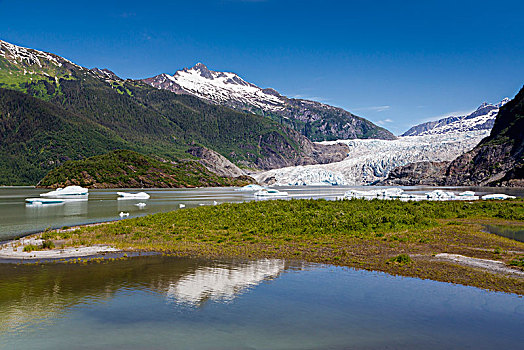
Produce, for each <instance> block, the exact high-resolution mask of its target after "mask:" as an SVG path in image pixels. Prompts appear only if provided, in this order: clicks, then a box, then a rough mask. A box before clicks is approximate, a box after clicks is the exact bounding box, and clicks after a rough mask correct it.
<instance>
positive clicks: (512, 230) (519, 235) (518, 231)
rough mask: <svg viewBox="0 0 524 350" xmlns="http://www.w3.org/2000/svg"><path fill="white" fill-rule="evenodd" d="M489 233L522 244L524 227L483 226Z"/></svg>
mask: <svg viewBox="0 0 524 350" xmlns="http://www.w3.org/2000/svg"><path fill="white" fill-rule="evenodd" d="M484 227H485V229H486V231H487V232H489V233H493V234H496V235H498V236H502V237H506V238H510V239H514V240H516V241H519V242H524V226H508V225H484Z"/></svg>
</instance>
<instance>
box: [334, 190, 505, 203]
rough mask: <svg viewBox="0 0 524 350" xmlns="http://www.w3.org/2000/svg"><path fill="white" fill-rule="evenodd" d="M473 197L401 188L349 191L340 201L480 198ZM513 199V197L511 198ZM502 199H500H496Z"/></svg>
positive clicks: (469, 199)
mask: <svg viewBox="0 0 524 350" xmlns="http://www.w3.org/2000/svg"><path fill="white" fill-rule="evenodd" d="M472 193H473V195H471V194H467V195H460V194H459V195H456V194H455V193H453V192H449V191H443V190H434V191H431V192H426V193H425V194H424V195H420V194H415V193H407V192H404V190H403V189H401V188H396V187H394V188H386V189H380V190H371V191H358V190H349V191H347V192H346V193H345V194H344V196H342V197H339V198H338V199H352V198H363V199H374V198H377V199H400V200H401V201H420V200H429V201H457V200H468V201H471V200H477V199H479V197H478V196H475V195H474V194H475V193H474V192H472ZM502 196H505V195H502ZM509 197H511V196H509ZM513 198H514V197H513ZM496 199H500V198H496Z"/></svg>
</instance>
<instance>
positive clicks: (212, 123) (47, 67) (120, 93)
mask: <svg viewBox="0 0 524 350" xmlns="http://www.w3.org/2000/svg"><path fill="white" fill-rule="evenodd" d="M13 47H14V45H11V44H8V43H5V42H1V41H0V68H1V69H0V71H1V74H0V128H1V130H2V136H5V137H2V140H1V141H0V147H1V149H0V155H2V156H3V157H2V160H0V185H13V184H35V183H36V182H38V180H40V179H41V178H42V177H43V176H44V175H45V174H46V173H47V171H49V170H50V169H52V168H54V167H55V166H58V165H60V164H62V163H63V162H64V161H67V160H70V159H73V160H74V159H76V160H78V159H83V158H86V157H89V156H93V155H97V154H103V153H106V152H108V151H111V150H114V149H119V148H123V149H130V150H135V151H138V152H141V153H143V154H148V155H157V156H160V157H163V158H166V159H171V160H179V159H184V158H190V157H191V156H189V155H188V154H187V153H186V151H187V149H188V148H189V147H191V146H193V145H203V146H206V147H208V148H211V149H214V150H216V151H217V152H219V153H221V154H222V155H224V156H225V157H227V158H228V159H229V160H231V161H232V162H234V163H236V164H237V165H241V166H245V167H252V168H261V169H270V168H275V167H282V166H289V165H298V164H312V163H316V162H318V161H326V158H325V156H324V155H322V153H325V152H318V150H316V149H315V147H314V145H312V143H311V142H310V141H309V140H307V139H306V138H305V137H303V136H302V135H300V134H298V133H297V132H295V131H293V130H291V129H289V128H287V127H285V126H282V125H279V124H278V123H276V122H274V121H272V120H270V119H268V118H265V117H262V116H257V115H254V114H250V113H241V112H237V111H234V110H231V109H229V108H226V107H221V106H216V105H212V104H209V103H207V102H205V101H203V100H200V99H198V98H196V97H192V96H185V95H176V94H174V93H172V92H169V91H160V90H158V89H155V88H153V87H151V86H149V85H147V84H145V83H143V82H139V81H132V80H122V79H120V78H118V77H117V76H116V75H114V74H113V73H112V72H110V71H107V70H99V69H92V70H88V69H86V68H83V67H80V66H77V65H75V64H73V63H72V62H69V61H67V60H65V59H63V58H61V57H59V56H56V55H52V54H47V53H44V52H41V51H36V50H31V49H24V48H20V47H14V48H13ZM13 90H15V91H13ZM344 151H345V150H340V151H338V150H337V151H336V152H335V153H337V154H330V153H329V152H328V153H326V154H329V157H334V158H337V157H340V154H343V153H344ZM338 153H340V154H338Z"/></svg>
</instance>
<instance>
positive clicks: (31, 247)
mask: <svg viewBox="0 0 524 350" xmlns="http://www.w3.org/2000/svg"><path fill="white" fill-rule="evenodd" d="M39 249H40V247H39V246H37V245H35V244H28V245H26V246H25V247H24V252H32V251H33V250H39Z"/></svg>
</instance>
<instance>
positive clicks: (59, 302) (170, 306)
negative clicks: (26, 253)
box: [0, 256, 524, 349]
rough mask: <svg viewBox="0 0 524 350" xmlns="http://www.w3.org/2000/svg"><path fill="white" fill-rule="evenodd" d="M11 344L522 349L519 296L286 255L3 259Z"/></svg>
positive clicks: (4, 336)
mask: <svg viewBox="0 0 524 350" xmlns="http://www.w3.org/2000/svg"><path fill="white" fill-rule="evenodd" d="M0 291H1V293H0V315H2V317H0V348H2V349H71V348H74V349H451V348H453V349H522V341H523V338H522V325H523V324H524V301H523V299H522V298H519V297H517V296H515V295H512V294H503V293H493V292H487V291H483V290H480V289H476V288H471V287H463V286H457V285H451V284H447V283H440V282H433V281H423V280H419V279H413V278H401V277H393V276H389V275H386V274H383V273H375V272H367V271H355V270H351V269H346V268H338V267H325V266H319V265H308V266H304V265H301V264H300V263H293V262H286V261H282V260H260V261H206V260H195V259H177V258H167V257H160V256H156V257H142V258H133V259H129V260H126V261H118V262H112V263H101V264H88V265H63V264H50V265H44V266H34V265H33V266H31V265H18V266H17V265H4V264H3V265H0Z"/></svg>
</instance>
